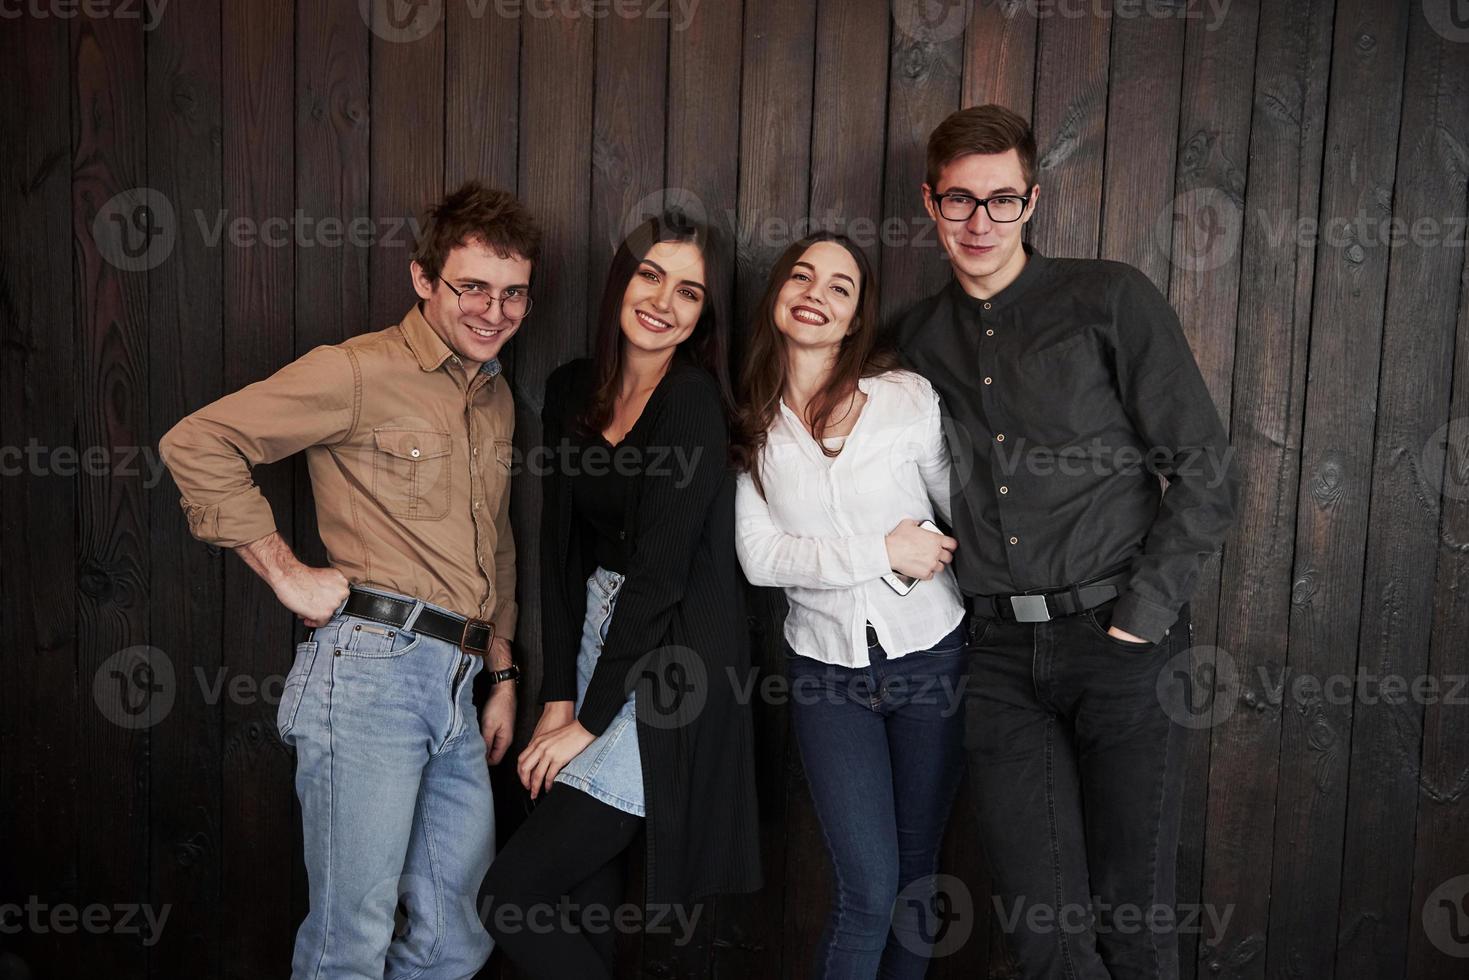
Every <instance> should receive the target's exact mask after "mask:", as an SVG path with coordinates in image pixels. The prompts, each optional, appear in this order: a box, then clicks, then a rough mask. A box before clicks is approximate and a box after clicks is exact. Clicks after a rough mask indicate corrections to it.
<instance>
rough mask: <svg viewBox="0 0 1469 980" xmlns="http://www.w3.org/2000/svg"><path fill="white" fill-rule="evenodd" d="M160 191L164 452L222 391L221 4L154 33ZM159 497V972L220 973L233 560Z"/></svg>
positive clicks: (152, 287) (153, 340) (163, 23)
mask: <svg viewBox="0 0 1469 980" xmlns="http://www.w3.org/2000/svg"><path fill="white" fill-rule="evenodd" d="M147 53H148V65H147V66H148V72H147V79H148V184H149V186H150V187H152V188H153V189H154V190H156V191H158V192H159V193H160V194H161V195H163V197H165V198H166V199H167V200H168V201H169V202H171V207H172V210H173V213H174V216H175V217H174V221H175V223H176V227H177V237H176V239H175V242H174V245H173V249H172V251H171V254H170V255H169V256H168V257H167V259H166V260H165V261H163V262H162V264H161V265H159V266H157V267H156V268H154V269H153V270H152V271H151V272H150V273H149V275H148V297H149V298H148V311H149V323H150V330H149V337H150V343H149V350H148V355H149V413H150V423H149V430H150V436H149V439H148V443H149V445H150V447H156V446H157V445H158V440H159V439H160V438H161V437H162V435H163V433H165V432H167V431H168V429H169V428H170V427H171V426H172V425H173V424H174V423H175V422H177V421H178V420H179V419H180V418H182V417H183V416H185V415H187V414H188V413H189V412H191V411H193V410H194V409H196V408H198V407H199V406H201V405H204V404H206V403H208V402H210V401H213V400H214V399H216V398H218V397H219V396H220V395H221V394H223V391H222V390H221V379H222V374H223V364H222V362H221V344H222V340H223V337H222V326H223V310H222V309H221V305H220V304H221V285H222V283H221V275H222V267H223V266H222V254H221V251H220V248H219V245H218V244H217V243H216V244H214V245H210V243H209V242H208V241H207V240H206V239H205V237H204V235H202V234H201V233H200V231H199V229H200V227H201V221H202V223H203V224H204V225H209V224H212V223H213V222H215V221H216V220H217V217H218V214H219V211H220V208H221V207H222V194H223V191H222V189H221V186H220V180H221V170H222V167H223V161H222V159H221V156H220V153H221V146H220V137H221V125H222V122H223V118H222V115H221V106H220V10H219V3H218V2H217V0H202V2H199V3H195V4H191V5H190V7H189V9H188V10H187V11H175V12H174V13H173V15H172V16H164V17H162V18H161V20H160V21H159V24H158V26H157V27H156V28H155V29H154V31H153V32H152V34H151V35H150V36H149V41H148V45H147ZM160 476H161V477H162V482H161V483H159V484H158V485H157V486H156V487H152V488H151V489H150V492H149V496H148V501H149V514H150V518H151V523H152V534H151V535H150V539H151V542H152V562H151V569H152V594H153V595H155V596H160V597H162V596H167V597H170V598H169V601H165V602H154V603H153V604H152V606H151V608H150V614H151V626H150V633H151V636H152V644H153V645H154V646H156V647H157V648H159V649H160V650H162V651H163V652H164V653H166V654H167V655H168V656H169V657H170V658H171V659H172V661H173V665H174V671H175V677H176V682H177V692H178V693H177V697H176V699H175V701H174V704H173V709H172V711H171V712H170V713H169V714H168V715H167V716H166V717H165V718H163V719H161V720H160V721H159V723H158V724H157V725H156V726H155V727H154V728H153V729H152V737H153V752H152V755H151V763H152V770H151V773H150V780H149V781H150V786H151V790H152V800H151V802H150V806H149V824H150V838H151V844H152V881H153V889H152V901H154V902H155V903H157V904H167V905H168V906H169V907H170V909H171V914H170V915H169V919H168V926H167V929H166V930H165V933H164V935H163V937H162V939H161V941H160V942H159V943H158V945H157V946H156V947H155V949H154V951H153V954H152V961H151V963H150V971H149V972H150V975H152V976H159V977H168V976H194V977H217V976H219V974H220V970H221V962H220V937H221V934H222V930H223V917H222V915H221V912H222V909H221V904H220V901H221V895H220V855H221V853H222V850H223V849H224V848H225V847H227V846H228V842H227V841H225V840H224V838H223V836H222V833H223V827H222V817H223V815H222V814H221V812H220V795H219V773H220V766H221V761H222V757H221V747H222V732H221V728H220V719H221V717H222V710H223V709H222V707H221V705H220V704H219V702H218V701H217V700H212V699H211V698H210V697H209V696H208V694H207V692H208V691H210V690H215V691H225V690H228V688H227V686H222V685H220V683H219V682H220V679H221V678H225V679H226V680H225V683H226V684H227V682H228V681H227V672H226V670H225V669H224V665H223V664H222V662H221V659H220V634H221V630H222V625H223V609H224V595H223V581H224V560H225V557H226V556H225V555H223V554H222V553H221V552H220V550H219V549H217V548H208V547H206V546H204V545H203V544H200V543H199V542H198V541H195V540H194V538H193V537H192V536H191V535H190V534H189V528H188V524H187V522H186V521H185V520H184V519H183V514H182V513H181V512H180V511H179V505H178V499H179V494H178V488H177V487H175V486H174V484H173V482H172V480H170V479H169V478H168V477H167V476H166V475H163V474H160Z"/></svg>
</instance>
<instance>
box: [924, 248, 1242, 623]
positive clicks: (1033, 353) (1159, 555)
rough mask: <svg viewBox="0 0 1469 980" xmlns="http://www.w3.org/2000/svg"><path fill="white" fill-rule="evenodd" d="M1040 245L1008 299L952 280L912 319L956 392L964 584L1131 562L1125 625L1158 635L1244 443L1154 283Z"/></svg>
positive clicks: (935, 373) (1004, 584)
mask: <svg viewBox="0 0 1469 980" xmlns="http://www.w3.org/2000/svg"><path fill="white" fill-rule="evenodd" d="M1026 254H1027V256H1028V259H1027V261H1026V263H1025V267H1024V269H1022V270H1021V273H1020V275H1019V276H1018V277H1017V278H1016V279H1015V281H1014V282H1012V283H1011V284H1010V285H1009V286H1007V287H1005V289H1003V290H1001V291H1000V292H999V293H998V294H996V295H995V296H992V297H990V298H989V299H987V300H981V299H975V298H974V297H972V296H970V295H968V294H967V293H965V292H964V290H963V289H962V288H961V287H960V286H959V284H958V282H957V281H953V282H951V283H950V284H949V285H948V286H947V287H945V288H944V289H943V290H942V291H940V292H939V293H937V294H935V295H934V296H931V297H929V298H928V299H926V300H923V301H922V302H920V303H918V304H917V305H916V306H915V307H913V308H912V309H911V310H909V311H908V313H907V314H906V315H904V316H903V317H902V318H901V320H900V321H899V323H898V325H897V335H896V342H897V344H898V347H899V349H900V351H901V352H902V354H903V357H904V359H905V360H906V362H907V363H908V364H909V366H911V367H912V368H913V369H914V370H916V371H918V372H919V373H921V374H923V375H924V376H925V377H927V378H928V379H929V381H930V382H932V383H933V386H934V387H935V388H936V389H937V390H938V393H939V396H940V398H941V399H942V400H943V405H944V413H945V419H944V422H945V425H944V428H945V433H946V436H947V438H948V442H949V448H950V452H951V454H952V456H953V461H954V475H953V484H952V493H951V498H952V500H951V505H952V511H953V523H954V528H953V534H954V536H955V537H956V538H957V539H958V540H959V548H958V550H957V551H956V552H955V555H954V570H955V573H956V574H957V576H958V580H959V587H960V588H961V589H962V590H963V591H964V592H965V593H966V594H968V595H1007V594H1012V593H1017V592H1031V591H1038V590H1043V589H1053V588H1061V587H1063V586H1067V585H1071V584H1073V583H1077V582H1083V581H1086V580H1089V579H1094V578H1097V577H1098V576H1100V575H1103V574H1105V573H1108V572H1110V571H1113V570H1123V571H1129V572H1130V575H1131V577H1130V580H1129V582H1128V584H1127V585H1126V586H1125V587H1124V588H1123V590H1122V596H1121V598H1120V599H1119V601H1118V603H1117V606H1116V608H1115V609H1114V611H1113V615H1112V623H1113V625H1115V626H1117V627H1118V628H1119V629H1123V630H1126V631H1128V632H1129V633H1133V634H1136V635H1138V636H1141V637H1143V638H1145V639H1148V640H1152V641H1157V640H1159V639H1161V638H1162V636H1163V632H1164V631H1165V630H1166V629H1168V628H1169V627H1170V626H1172V624H1173V623H1174V621H1175V620H1176V619H1177V618H1178V613H1179V610H1180V607H1182V605H1183V604H1184V603H1185V602H1186V601H1188V598H1189V596H1190V595H1191V594H1192V592H1193V590H1194V586H1195V585H1196V584H1197V581H1198V578H1199V572H1200V569H1201V568H1202V567H1203V564H1204V562H1205V560H1206V559H1207V558H1208V557H1209V556H1210V555H1211V554H1213V553H1214V552H1215V551H1216V550H1218V548H1219V546H1220V544H1221V543H1222V541H1223V539H1224V534H1225V532H1226V531H1227V530H1228V528H1229V525H1230V523H1231V522H1232V520H1233V517H1234V502H1235V498H1236V496H1237V494H1238V484H1239V474H1238V467H1236V466H1234V465H1233V460H1232V457H1233V452H1232V450H1231V448H1230V446H1229V442H1228V439H1227V438H1226V436H1225V434H1224V428H1223V426H1221V424H1220V421H1219V414H1218V410H1217V409H1216V408H1215V406H1214V402H1213V400H1212V399H1211V398H1210V396H1209V391H1208V389H1207V388H1206V387H1205V385H1204V379H1203V377H1202V376H1201V375H1200V374H1199V368H1198V365H1197V364H1196V363H1195V361H1194V357H1193V353H1192V352H1191V351H1190V350H1189V346H1188V341H1187V340H1186V339H1185V338H1184V335H1183V330H1182V328H1181V327H1180V326H1179V323H1178V317H1177V316H1176V315H1175V314H1174V312H1173V310H1172V308H1171V307H1169V305H1168V301H1167V300H1166V299H1165V298H1164V297H1163V296H1162V294H1161V293H1159V292H1158V290H1157V288H1156V287H1155V286H1154V285H1153V284H1152V282H1151V281H1150V280H1149V279H1148V278H1147V276H1145V275H1143V273H1141V272H1140V271H1138V270H1137V269H1135V268H1133V267H1132V266H1129V265H1125V264H1123V263H1120V262H1109V261H1102V260H1097V259H1053V258H1046V257H1045V256H1043V255H1041V254H1039V253H1038V252H1036V251H1034V250H1033V249H1032V248H1030V247H1029V246H1026ZM1160 477H1161V479H1160ZM1165 484H1166V488H1167V492H1166V493H1165V492H1164V486H1165Z"/></svg>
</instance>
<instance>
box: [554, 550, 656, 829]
mask: <svg viewBox="0 0 1469 980" xmlns="http://www.w3.org/2000/svg"><path fill="white" fill-rule="evenodd" d="M621 588H622V575H621V574H619V573H617V572H610V571H608V570H607V569H605V568H598V569H597V570H596V571H594V572H593V573H592V574H591V577H590V578H588V579H587V617H586V619H585V620H584V621H583V623H582V631H581V650H580V651H579V652H578V653H577V655H576V710H577V711H578V712H580V711H581V705H582V701H583V699H585V698H586V694H587V685H588V684H590V683H591V680H592V671H593V670H594V669H595V668H596V666H597V660H598V658H599V657H601V656H602V644H603V643H604V642H606V640H607V627H608V626H610V625H611V623H612V609H613V607H614V606H616V605H617V593H618V591H619V590H621ZM555 781H556V782H558V783H566V784H567V785H568V786H575V787H576V788H577V789H579V790H581V791H582V792H584V793H589V794H591V795H592V796H594V797H596V798H597V799H599V800H601V801H602V802H603V803H606V804H607V805H608V806H613V807H616V808H617V809H619V810H623V811H625V812H627V813H631V814H633V815H635V816H639V817H641V816H645V815H646V814H645V811H644V808H643V763H642V759H641V758H640V757H639V755H638V725H637V718H636V710H635V704H634V695H633V694H632V693H629V694H628V696H627V701H625V702H624V703H623V705H622V708H621V709H620V710H619V711H618V712H617V714H616V715H615V716H614V717H613V719H612V723H611V724H609V725H608V726H607V729H606V731H604V732H602V734H601V735H598V736H597V738H596V741H594V742H592V744H591V745H588V746H587V747H586V748H584V749H582V750H581V752H579V753H578V754H577V755H576V757H575V758H573V759H572V760H571V761H570V762H568V763H567V764H566V765H565V766H564V767H563V768H562V770H561V771H560V772H559V773H557V774H556V780H555Z"/></svg>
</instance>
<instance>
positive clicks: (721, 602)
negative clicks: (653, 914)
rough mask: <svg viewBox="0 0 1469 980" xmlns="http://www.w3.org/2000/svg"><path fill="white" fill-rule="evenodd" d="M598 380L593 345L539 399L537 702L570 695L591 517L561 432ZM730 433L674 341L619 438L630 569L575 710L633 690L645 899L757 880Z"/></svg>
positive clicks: (679, 897)
mask: <svg viewBox="0 0 1469 980" xmlns="http://www.w3.org/2000/svg"><path fill="white" fill-rule="evenodd" d="M592 383H593V371H592V362H591V361H590V360H586V359H582V360H577V361H572V362H570V363H569V364H565V365H563V366H561V367H560V368H557V369H556V370H555V371H554V372H553V373H552V374H551V377H550V378H548V379H547V381H546V397H545V402H544V405H543V408H542V412H541V421H542V424H543V426H544V429H543V435H544V443H543V444H544V445H545V446H546V447H548V448H549V449H550V451H551V455H550V459H549V462H548V465H547V466H546V469H545V474H546V475H545V476H544V477H543V481H542V489H543V495H542V500H543V512H542V520H541V636H542V647H541V649H542V658H543V671H544V674H543V677H544V680H543V682H542V686H541V691H540V701H541V702H542V703H544V702H546V701H571V700H575V698H576V656H577V651H578V649H579V647H580V645H581V633H582V622H583V619H584V618H585V616H586V582H587V577H588V576H589V575H590V574H591V573H592V570H593V569H594V568H595V561H594V559H593V548H592V544H593V541H592V538H591V534H592V532H591V530H590V529H589V528H588V527H587V526H586V525H585V522H583V521H582V520H580V519H579V518H578V516H577V514H576V511H575V508H574V507H573V505H572V497H571V480H572V479H573V478H574V473H575V472H576V468H577V467H578V466H580V465H582V461H581V459H580V457H579V454H578V453H577V451H576V450H575V449H574V448H573V447H574V446H575V445H576V444H578V442H579V441H578V440H575V439H573V438H572V437H571V433H572V431H573V420H574V419H575V417H576V415H577V414H578V413H579V412H580V411H581V409H582V406H583V404H584V402H585V399H586V397H587V396H588V395H589V393H590V391H591V387H592ZM728 438H729V437H728V429H727V426H726V421H725V417H724V411H723V406H722V403H721V400H720V396H719V389H718V387H717V385H716V383H715V381H714V379H713V378H712V377H711V376H710V375H709V374H708V372H706V371H704V370H703V369H702V368H699V367H697V366H696V365H694V364H692V363H689V362H686V361H684V360H683V359H682V358H681V357H675V359H674V363H673V364H672V365H670V367H669V370H668V372H667V374H665V375H664V377H663V379H662V380H661V381H660V382H659V383H658V386H657V387H656V388H655V389H654V391H653V393H652V395H651V396H650V397H649V399H648V404H647V407H646V408H644V409H643V414H642V416H641V417H640V418H639V419H638V421H637V423H636V424H635V425H634V426H633V428H632V431H630V432H629V433H628V435H627V437H626V439H624V441H623V442H622V443H620V444H619V445H618V447H617V449H618V450H619V451H622V452H623V453H625V454H626V456H625V457H624V458H625V459H626V458H627V457H628V456H631V455H632V453H633V450H632V449H631V448H624V447H635V448H636V451H637V453H638V455H639V456H640V458H641V465H640V467H639V472H638V475H637V476H636V477H635V478H634V479H632V480H630V481H629V482H630V492H629V494H628V504H627V510H626V514H625V516H624V520H623V529H624V530H623V532H622V533H623V544H624V548H625V551H626V554H627V556H628V559H627V568H626V573H625V576H626V577H625V579H624V581H623V583H622V588H621V590H620V591H619V593H618V596H617V608H616V611H615V613H614V614H613V616H612V622H611V625H610V626H609V628H608V633H607V641H606V643H605V644H604V646H603V649H602V654H601V657H600V659H599V660H598V663H597V667H596V670H595V672H594V673H593V676H592V679H591V682H590V684H589V686H588V689H587V695H586V699H585V701H584V702H583V704H582V708H581V711H580V712H579V714H578V716H577V717H578V719H579V720H580V721H581V723H582V725H584V726H585V727H586V728H587V730H588V731H590V732H591V733H592V734H594V735H598V734H601V733H602V732H603V731H604V730H605V729H606V727H607V725H608V724H609V723H610V722H611V720H612V718H613V716H615V715H616V714H617V711H618V710H619V708H620V707H621V706H622V704H623V702H624V701H625V700H626V699H627V692H628V691H630V690H635V691H636V692H637V705H636V708H637V726H638V727H637V730H638V745H639V749H640V754H641V757H642V765H643V788H644V793H645V804H646V809H647V822H646V831H647V833H646V839H647V875H648V880H647V901H648V903H649V904H653V903H673V902H686V901H693V900H696V899H698V898H700V897H702V896H705V895H711V894H716V893H721V892H726V893H727V892H748V891H755V890H757V889H758V888H759V887H760V882H761V874H760V853H759V841H758V826H757V814H756V806H755V772H754V728H753V724H752V722H751V715H750V706H749V704H748V700H747V699H746V700H745V701H744V703H742V702H741V699H740V698H738V697H737V696H736V690H737V689H736V686H735V685H736V684H740V685H743V686H744V689H746V690H751V689H753V688H752V687H751V686H750V685H749V679H750V678H749V674H750V651H749V639H748V630H747V627H746V621H745V608H744V599H743V588H742V585H741V581H740V573H739V563H738V559H737V558H736V555H735V549H734V475H733V473H732V472H731V470H730V467H729V465H728V462H727V455H728ZM678 450H681V451H682V454H683V455H682V456H681V457H680V456H678V455H677V454H676V452H677V451H678ZM681 460H682V462H681ZM604 465H606V464H605V463H604ZM552 792H556V790H555V789H553V790H552Z"/></svg>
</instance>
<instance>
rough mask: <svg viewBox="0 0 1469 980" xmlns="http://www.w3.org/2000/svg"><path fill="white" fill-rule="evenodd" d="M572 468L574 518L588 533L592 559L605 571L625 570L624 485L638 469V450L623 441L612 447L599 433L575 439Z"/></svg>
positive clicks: (625, 494)
mask: <svg viewBox="0 0 1469 980" xmlns="http://www.w3.org/2000/svg"><path fill="white" fill-rule="evenodd" d="M575 449H576V452H575V453H574V455H573V457H572V465H571V466H568V469H567V472H568V473H569V474H571V499H572V502H573V503H574V504H575V506H576V513H577V516H578V517H580V518H581V519H582V520H583V521H585V522H586V523H587V526H588V527H589V528H591V532H592V537H593V541H592V558H593V560H594V561H595V562H596V563H597V564H598V565H599V566H601V567H602V568H605V569H607V570H608V571H609V572H619V573H623V572H626V571H627V551H626V549H625V548H623V546H622V538H623V527H622V518H623V514H624V512H625V511H626V510H627V484H628V480H629V478H630V474H634V473H636V472H637V469H638V457H639V456H640V453H639V451H638V450H637V448H636V447H635V446H632V445H629V444H627V442H626V440H625V439H624V441H623V442H622V443H619V444H618V445H617V446H615V447H614V446H613V445H612V444H611V443H610V442H608V441H607V440H606V439H605V438H604V437H603V436H602V435H601V434H600V433H598V434H597V435H594V436H592V437H591V438H590V439H586V440H578V441H577V442H576V443H575Z"/></svg>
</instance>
